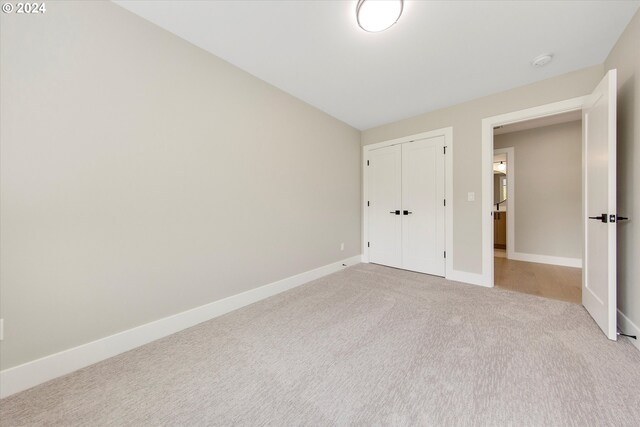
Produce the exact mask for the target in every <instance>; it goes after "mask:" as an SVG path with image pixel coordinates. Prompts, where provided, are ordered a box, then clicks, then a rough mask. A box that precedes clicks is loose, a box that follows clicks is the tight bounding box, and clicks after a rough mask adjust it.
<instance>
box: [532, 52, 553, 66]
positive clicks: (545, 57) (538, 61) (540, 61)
mask: <svg viewBox="0 0 640 427" xmlns="http://www.w3.org/2000/svg"><path fill="white" fill-rule="evenodd" d="M552 59H553V54H552V53H545V54H542V55H538V56H536V57H535V58H533V59H532V60H531V66H532V67H533V68H540V67H544V66H545V65H547V64H548V63H549V62H551V60H552Z"/></svg>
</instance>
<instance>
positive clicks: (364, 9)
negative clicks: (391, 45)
mask: <svg viewBox="0 0 640 427" xmlns="http://www.w3.org/2000/svg"><path fill="white" fill-rule="evenodd" d="M403 3H404V1H403V0H358V5H357V6H356V19H357V21H358V25H359V26H360V28H362V29H363V30H365V31H368V32H370V33H377V32H380V31H384V30H386V29H387V28H389V27H391V26H392V25H393V24H395V23H396V22H397V21H398V19H400V15H402V9H403V7H404V4H403Z"/></svg>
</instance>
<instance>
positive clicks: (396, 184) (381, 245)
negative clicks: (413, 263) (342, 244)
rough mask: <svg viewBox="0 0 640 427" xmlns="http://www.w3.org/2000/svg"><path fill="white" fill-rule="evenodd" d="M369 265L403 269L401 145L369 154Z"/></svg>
mask: <svg viewBox="0 0 640 427" xmlns="http://www.w3.org/2000/svg"><path fill="white" fill-rule="evenodd" d="M368 167H369V206H368V207H367V209H368V210H369V211H368V212H369V224H368V226H369V261H370V262H373V263H376V264H383V265H388V266H391V267H399V268H401V267H402V254H401V248H402V215H401V209H402V201H401V199H400V197H401V194H400V188H401V187H400V185H401V178H402V175H401V174H402V172H401V168H402V156H401V148H400V145H392V146H390V147H385V148H379V149H377V150H373V151H371V152H370V153H369V166H368Z"/></svg>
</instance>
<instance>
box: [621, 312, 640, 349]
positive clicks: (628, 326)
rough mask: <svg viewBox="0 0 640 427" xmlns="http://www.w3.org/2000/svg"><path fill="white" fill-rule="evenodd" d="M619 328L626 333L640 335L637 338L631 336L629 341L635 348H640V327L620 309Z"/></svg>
mask: <svg viewBox="0 0 640 427" xmlns="http://www.w3.org/2000/svg"><path fill="white" fill-rule="evenodd" d="M618 329H620V331H622V332H623V333H625V334H628V335H635V336H636V337H638V338H636V339H635V340H634V339H633V338H629V341H630V342H631V344H633V346H634V347H635V348H637V349H638V350H640V328H639V327H638V326H637V325H636V324H635V323H633V322H632V321H631V319H629V318H628V317H627V316H625V315H624V313H623V312H621V311H620V310H618Z"/></svg>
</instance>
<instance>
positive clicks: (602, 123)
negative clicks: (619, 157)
mask: <svg viewBox="0 0 640 427" xmlns="http://www.w3.org/2000/svg"><path fill="white" fill-rule="evenodd" d="M582 123H583V132H582V138H583V152H584V162H585V167H584V179H583V182H584V210H585V212H584V214H585V227H584V232H585V247H584V268H583V271H582V304H583V305H584V307H585V308H586V309H587V311H588V312H589V313H590V314H591V316H592V317H593V319H594V320H595V321H596V323H597V324H598V326H600V328H601V329H602V331H603V332H604V333H605V334H606V335H607V337H608V338H609V339H612V340H615V339H616V327H617V324H616V323H617V322H616V280H617V279H616V222H617V216H616V70H611V71H609V72H608V73H607V75H606V76H605V77H604V79H603V80H602V81H601V82H600V84H598V86H597V87H596V89H595V90H594V91H593V93H592V94H591V95H590V97H589V100H588V101H587V102H586V103H585V106H584V107H583V110H582Z"/></svg>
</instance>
